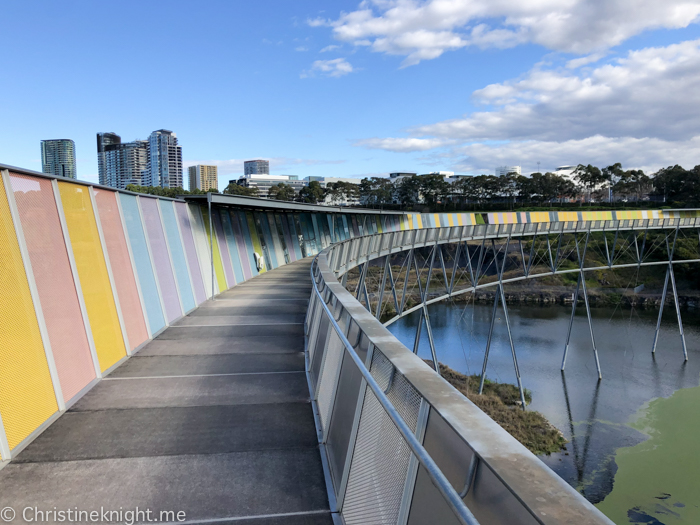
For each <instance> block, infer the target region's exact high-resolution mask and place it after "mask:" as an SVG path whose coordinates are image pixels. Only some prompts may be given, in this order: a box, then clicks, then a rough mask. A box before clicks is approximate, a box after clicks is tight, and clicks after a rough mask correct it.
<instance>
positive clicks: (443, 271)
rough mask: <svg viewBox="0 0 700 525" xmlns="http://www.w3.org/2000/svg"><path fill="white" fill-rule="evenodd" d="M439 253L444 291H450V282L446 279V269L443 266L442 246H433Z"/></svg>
mask: <svg viewBox="0 0 700 525" xmlns="http://www.w3.org/2000/svg"><path fill="white" fill-rule="evenodd" d="M435 247H436V248H437V250H438V253H439V254H440V266H441V267H442V278H443V280H444V281H445V292H446V293H448V294H449V293H450V283H449V282H448V281H447V269H446V268H445V257H444V256H443V255H442V247H441V246H440V245H439V244H438V245H436V246H435Z"/></svg>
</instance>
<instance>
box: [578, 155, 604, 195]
mask: <svg viewBox="0 0 700 525" xmlns="http://www.w3.org/2000/svg"><path fill="white" fill-rule="evenodd" d="M573 175H574V178H575V179H576V181H577V182H578V183H579V184H581V186H583V187H584V188H585V189H587V190H588V201H589V202H590V201H591V194H592V193H593V191H594V190H595V189H596V188H597V187H599V186H600V185H602V184H604V183H605V182H606V181H607V180H608V179H607V178H606V176H605V175H604V174H603V172H602V171H600V168H597V167H595V166H592V165H591V164H589V165H588V166H584V165H583V164H579V165H578V166H576V169H575V170H574V172H573Z"/></svg>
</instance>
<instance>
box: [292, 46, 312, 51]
mask: <svg viewBox="0 0 700 525" xmlns="http://www.w3.org/2000/svg"><path fill="white" fill-rule="evenodd" d="M308 50H309V48H308V47H306V46H297V47H295V48H294V51H299V52H304V51H308Z"/></svg>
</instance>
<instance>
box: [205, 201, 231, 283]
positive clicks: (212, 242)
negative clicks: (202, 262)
mask: <svg viewBox="0 0 700 525" xmlns="http://www.w3.org/2000/svg"><path fill="white" fill-rule="evenodd" d="M200 210H201V212H202V219H203V222H204V231H205V232H207V237H206V240H207V250H209V253H211V252H212V251H213V254H214V274H215V276H216V289H217V293H221V292H223V291H224V290H226V289H227V288H228V286H227V285H226V275H225V274H224V265H223V264H222V263H221V252H220V251H219V241H218V240H217V238H216V235H214V238H213V239H212V238H211V231H210V230H209V210H207V209H204V208H201V209H200Z"/></svg>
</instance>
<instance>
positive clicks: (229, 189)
mask: <svg viewBox="0 0 700 525" xmlns="http://www.w3.org/2000/svg"><path fill="white" fill-rule="evenodd" d="M224 193H226V194H228V195H241V196H243V197H257V196H258V188H255V187H253V188H246V187H245V186H241V185H240V184H236V183H235V182H231V183H229V185H228V186H226V189H224Z"/></svg>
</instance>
